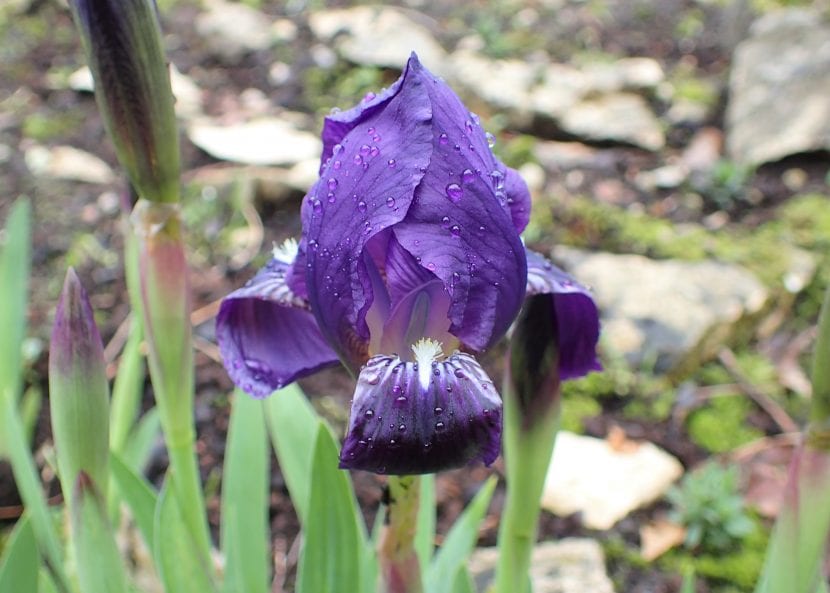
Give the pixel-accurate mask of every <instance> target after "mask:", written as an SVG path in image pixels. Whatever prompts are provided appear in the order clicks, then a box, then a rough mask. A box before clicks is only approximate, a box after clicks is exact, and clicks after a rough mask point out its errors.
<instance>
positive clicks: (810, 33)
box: [726, 9, 830, 166]
mask: <svg viewBox="0 0 830 593" xmlns="http://www.w3.org/2000/svg"><path fill="white" fill-rule="evenodd" d="M828 88H830V25H828V24H827V22H826V21H825V20H823V19H822V17H821V15H820V14H819V13H818V12H817V11H816V12H812V11H809V10H804V9H789V10H782V11H776V12H772V13H770V14H768V15H766V16H764V17H763V18H762V19H760V20H759V21H758V22H756V23H755V24H754V25H753V27H752V35H751V37H750V38H749V39H747V40H746V41H744V42H742V43H741V44H740V45H739V46H738V48H737V49H736V51H735V55H734V58H733V62H732V72H731V75H730V80H729V97H730V99H729V104H728V105H727V111H726V120H727V130H726V138H727V148H728V150H729V153H730V155H731V156H732V158H733V159H734V160H735V161H736V162H738V163H739V164H743V165H750V166H753V165H759V164H762V163H765V162H769V161H775V160H778V159H781V158H783V157H785V156H788V155H791V154H795V153H799V152H806V151H813V150H828V149H830V101H828V100H827V89H828Z"/></svg>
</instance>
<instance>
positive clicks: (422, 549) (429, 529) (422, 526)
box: [415, 474, 435, 572]
mask: <svg viewBox="0 0 830 593" xmlns="http://www.w3.org/2000/svg"><path fill="white" fill-rule="evenodd" d="M419 504H420V507H419V508H418V525H417V527H416V531H415V551H416V552H417V553H418V561H419V562H420V563H421V571H422V572H423V571H425V570H426V567H427V566H429V563H430V562H431V561H432V553H433V551H434V550H435V475H434V474H428V475H424V476H421V495H420V503H419Z"/></svg>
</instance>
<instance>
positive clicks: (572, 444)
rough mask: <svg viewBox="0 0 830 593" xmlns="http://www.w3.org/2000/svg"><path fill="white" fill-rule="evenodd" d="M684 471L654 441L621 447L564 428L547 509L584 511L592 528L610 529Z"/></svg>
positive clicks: (547, 489) (550, 471) (545, 503)
mask: <svg viewBox="0 0 830 593" xmlns="http://www.w3.org/2000/svg"><path fill="white" fill-rule="evenodd" d="M682 474H683V466H682V465H681V464H680V462H679V461H677V459H675V458H674V457H672V456H671V455H669V454H668V453H666V452H665V451H663V450H662V449H660V448H659V447H657V446H656V445H654V444H652V443H647V442H644V443H632V442H631V441H626V446H624V447H620V446H619V445H618V444H617V446H615V445H614V444H613V443H610V442H609V441H606V440H602V439H596V438H593V437H587V436H580V435H577V434H573V433H570V432H567V431H560V432H559V434H558V435H557V437H556V446H555V447H554V449H553V458H552V459H551V462H550V466H549V467H548V473H547V477H546V478H545V488H544V491H543V492H542V508H544V509H547V510H549V511H551V512H553V513H556V514H557V515H571V514H573V513H577V512H578V513H581V514H582V522H583V524H584V525H585V526H586V527H589V528H591V529H610V528H611V527H613V526H614V524H615V523H616V522H617V521H619V520H620V519H622V518H624V517H625V516H626V515H628V513H630V512H631V511H633V510H635V509H637V508H640V507H642V506H644V505H647V504H649V503H651V502H653V501H655V500H657V499H658V498H660V497H661V496H662V495H663V494H664V493H665V492H666V490H667V489H668V488H669V486H671V484H672V483H673V482H674V481H675V480H677V479H678V478H679V477H680V476H681V475H682ZM585 590H590V589H585Z"/></svg>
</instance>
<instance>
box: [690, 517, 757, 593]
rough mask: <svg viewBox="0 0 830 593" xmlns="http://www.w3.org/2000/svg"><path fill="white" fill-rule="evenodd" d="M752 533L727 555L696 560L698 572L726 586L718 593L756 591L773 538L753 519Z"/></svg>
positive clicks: (719, 588)
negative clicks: (767, 550)
mask: <svg viewBox="0 0 830 593" xmlns="http://www.w3.org/2000/svg"><path fill="white" fill-rule="evenodd" d="M749 522H750V524H751V529H750V531H749V532H748V533H747V534H746V535H745V536H744V537H743V538H742V539H741V542H740V545H737V546H734V548H732V549H730V550H729V551H728V552H727V553H725V554H724V553H718V554H703V555H701V556H699V557H697V558H696V559H695V567H696V569H697V573H698V574H699V575H701V576H704V577H706V578H708V579H711V580H714V581H718V582H721V583H723V584H722V585H721V586H719V587H713V588H712V590H713V591H717V592H718V593H730V592H733V591H734V592H736V593H737V591H752V590H753V589H754V587H755V584H756V583H757V581H758V577H759V576H760V574H761V569H762V568H763V565H764V556H765V554H766V547H767V540H768V539H769V536H768V534H767V532H766V530H765V529H764V528H763V526H762V525H761V523H760V522H759V521H758V520H757V519H755V518H750V519H749Z"/></svg>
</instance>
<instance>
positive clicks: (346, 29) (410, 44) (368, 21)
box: [308, 6, 447, 75]
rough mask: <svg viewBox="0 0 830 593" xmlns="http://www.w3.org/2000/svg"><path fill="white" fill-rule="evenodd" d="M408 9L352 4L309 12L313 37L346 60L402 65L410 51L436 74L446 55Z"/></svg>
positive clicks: (367, 63) (368, 64) (372, 63)
mask: <svg viewBox="0 0 830 593" xmlns="http://www.w3.org/2000/svg"><path fill="white" fill-rule="evenodd" d="M416 14H417V13H412V12H411V11H405V10H402V9H399V8H395V7H391V6H355V7H353V8H346V9H342V10H323V11H319V12H314V13H312V14H311V15H310V16H309V20H308V23H309V26H310V27H311V30H312V32H313V33H314V35H315V37H317V39H319V40H320V41H322V42H324V43H326V44H333V46H334V48H335V50H336V51H337V52H338V53H339V54H340V55H342V56H343V57H344V58H346V59H347V60H349V61H351V62H354V63H356V64H363V65H366V66H380V67H383V68H397V69H401V68H403V66H404V65H405V64H406V61H407V60H408V59H409V54H410V53H412V52H413V51H414V52H416V53H417V54H418V57H419V58H420V60H421V62H422V63H423V64H424V65H425V66H426V67H427V68H429V69H430V70H431V71H432V72H434V73H435V74H439V75H441V74H443V73H444V71H443V68H444V65H445V63H446V59H447V55H446V52H445V51H444V48H442V47H441V46H440V45H439V44H438V42H437V41H435V38H434V36H433V35H432V33H431V32H430V31H429V29H428V28H427V27H425V26H424V25H422V24H421V23H420V22H418V20H416V19H415V18H413V15H416Z"/></svg>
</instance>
